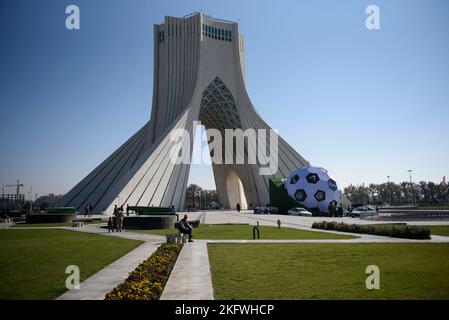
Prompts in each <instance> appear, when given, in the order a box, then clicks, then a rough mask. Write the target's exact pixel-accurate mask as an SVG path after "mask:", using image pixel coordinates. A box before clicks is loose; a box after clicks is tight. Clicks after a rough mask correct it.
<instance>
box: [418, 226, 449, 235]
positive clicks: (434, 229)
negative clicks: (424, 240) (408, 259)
mask: <svg viewBox="0 0 449 320" xmlns="http://www.w3.org/2000/svg"><path fill="white" fill-rule="evenodd" d="M424 227H426V228H429V229H430V234H433V235H436V236H446V237H449V225H448V226H424Z"/></svg>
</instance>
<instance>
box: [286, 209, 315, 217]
mask: <svg viewBox="0 0 449 320" xmlns="http://www.w3.org/2000/svg"><path fill="white" fill-rule="evenodd" d="M288 214H289V215H292V216H305V217H311V216H312V213H311V212H309V211H307V210H306V209H304V208H291V209H290V210H288Z"/></svg>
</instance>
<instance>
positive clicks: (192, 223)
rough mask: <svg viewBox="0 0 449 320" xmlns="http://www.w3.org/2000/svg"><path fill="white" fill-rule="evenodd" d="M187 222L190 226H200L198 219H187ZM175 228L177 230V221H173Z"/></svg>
mask: <svg viewBox="0 0 449 320" xmlns="http://www.w3.org/2000/svg"><path fill="white" fill-rule="evenodd" d="M187 223H188V224H190V225H191V226H192V228H198V227H199V226H200V220H187ZM174 227H175V229H178V230H179V221H176V222H175V225H174Z"/></svg>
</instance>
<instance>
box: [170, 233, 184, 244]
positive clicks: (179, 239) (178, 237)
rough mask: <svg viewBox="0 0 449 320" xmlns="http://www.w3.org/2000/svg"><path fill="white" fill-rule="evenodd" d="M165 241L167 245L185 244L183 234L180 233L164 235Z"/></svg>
mask: <svg viewBox="0 0 449 320" xmlns="http://www.w3.org/2000/svg"><path fill="white" fill-rule="evenodd" d="M165 238H166V241H167V243H172V244H175V243H178V244H181V243H185V242H186V238H185V234H182V233H169V234H166V235H165Z"/></svg>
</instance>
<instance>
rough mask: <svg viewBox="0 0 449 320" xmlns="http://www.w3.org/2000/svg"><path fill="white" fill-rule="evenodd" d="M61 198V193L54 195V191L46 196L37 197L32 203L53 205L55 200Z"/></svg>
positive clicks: (37, 205) (34, 205) (34, 204)
mask: <svg viewBox="0 0 449 320" xmlns="http://www.w3.org/2000/svg"><path fill="white" fill-rule="evenodd" d="M61 198H62V195H55V194H54V193H49V194H48V195H46V196H41V197H39V198H37V199H36V200H35V201H34V203H33V207H53V206H54V205H55V204H56V202H57V201H58V200H59V199H61Z"/></svg>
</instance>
